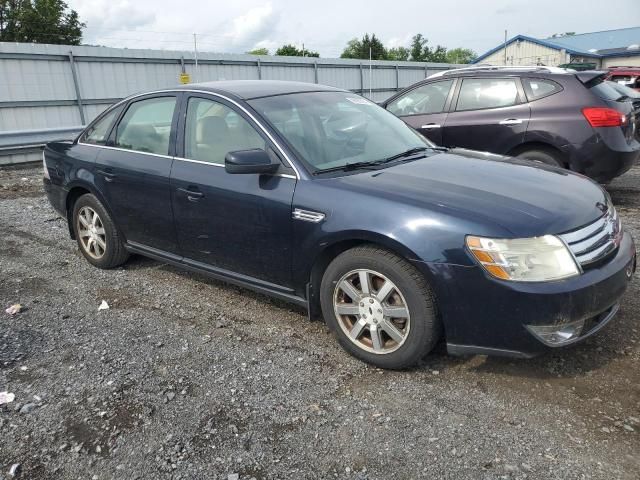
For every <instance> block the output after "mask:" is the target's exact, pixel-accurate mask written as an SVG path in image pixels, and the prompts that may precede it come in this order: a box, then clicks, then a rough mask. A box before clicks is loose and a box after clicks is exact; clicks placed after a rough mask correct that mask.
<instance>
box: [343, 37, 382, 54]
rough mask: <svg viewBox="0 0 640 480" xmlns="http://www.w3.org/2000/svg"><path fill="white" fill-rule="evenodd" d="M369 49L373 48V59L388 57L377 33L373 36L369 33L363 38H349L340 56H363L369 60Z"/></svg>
mask: <svg viewBox="0 0 640 480" xmlns="http://www.w3.org/2000/svg"><path fill="white" fill-rule="evenodd" d="M369 49H371V59H372V60H386V59H387V50H386V49H385V48H384V45H383V44H382V42H381V41H380V40H379V39H378V37H376V35H375V33H374V34H373V35H371V36H369V34H368V33H367V34H365V36H364V37H362V39H361V40H359V39H357V38H353V39H351V40H349V42H348V43H347V46H346V48H345V49H344V50H343V51H342V54H341V55H340V58H361V59H366V60H368V59H369Z"/></svg>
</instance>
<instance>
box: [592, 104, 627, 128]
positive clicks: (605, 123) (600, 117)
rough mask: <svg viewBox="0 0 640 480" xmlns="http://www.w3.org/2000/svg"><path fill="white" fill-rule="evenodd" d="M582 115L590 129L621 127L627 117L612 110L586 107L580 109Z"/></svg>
mask: <svg viewBox="0 0 640 480" xmlns="http://www.w3.org/2000/svg"><path fill="white" fill-rule="evenodd" d="M582 114H583V115H584V118H586V119H587V122H589V125H591V126H592V127H622V126H624V125H626V124H627V116H626V115H625V114H624V113H622V112H619V111H618V110H616V109H614V108H606V107H587V108H583V109H582Z"/></svg>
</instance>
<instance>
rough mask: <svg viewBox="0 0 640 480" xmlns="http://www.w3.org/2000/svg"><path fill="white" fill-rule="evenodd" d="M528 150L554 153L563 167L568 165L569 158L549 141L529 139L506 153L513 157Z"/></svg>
mask: <svg viewBox="0 0 640 480" xmlns="http://www.w3.org/2000/svg"><path fill="white" fill-rule="evenodd" d="M529 150H542V151H546V152H549V153H550V154H552V155H554V156H555V157H556V158H557V159H558V160H560V161H561V162H562V164H563V165H564V167H565V168H569V167H570V163H569V158H568V157H567V155H566V154H565V153H564V152H563V151H562V150H560V149H559V148H558V147H556V146H554V145H552V144H550V143H546V142H541V141H530V142H525V143H521V144H520V145H518V146H517V147H514V148H512V149H511V150H510V151H509V152H508V153H507V155H509V156H511V157H515V156H517V155H520V154H521V153H524V152H526V151H529Z"/></svg>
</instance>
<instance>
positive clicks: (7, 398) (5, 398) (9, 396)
mask: <svg viewBox="0 0 640 480" xmlns="http://www.w3.org/2000/svg"><path fill="white" fill-rule="evenodd" d="M15 399H16V396H15V395H14V394H13V393H9V392H0V405H4V404H5V403H11V402H13V401H14V400H15Z"/></svg>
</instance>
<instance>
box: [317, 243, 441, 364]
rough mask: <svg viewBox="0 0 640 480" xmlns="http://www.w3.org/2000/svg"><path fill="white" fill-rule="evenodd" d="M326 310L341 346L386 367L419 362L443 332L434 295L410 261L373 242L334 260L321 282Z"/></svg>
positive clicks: (361, 357)
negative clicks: (378, 246)
mask: <svg viewBox="0 0 640 480" xmlns="http://www.w3.org/2000/svg"><path fill="white" fill-rule="evenodd" d="M320 295H321V304H322V312H323V315H324V318H325V320H326V321H327V324H328V325H329V327H330V328H331V329H332V330H333V332H334V333H335V335H336V336H337V338H338V341H339V342H340V344H341V345H342V346H343V347H344V348H345V349H346V350H347V351H348V352H349V353H351V354H352V355H354V356H355V357H357V358H359V359H361V360H364V361H365V362H368V363H371V364H373V365H376V366H378V367H381V368H390V369H399V368H406V367H410V366H412V365H414V364H416V363H417V362H418V361H419V360H420V359H421V358H423V357H424V356H425V355H426V354H427V353H429V352H430V351H431V349H432V348H433V347H434V345H435V344H436V342H437V341H438V338H439V336H440V324H439V322H438V320H437V316H436V308H435V303H434V301H433V295H432V293H431V290H430V289H429V286H428V285H427V283H426V281H425V279H424V277H423V276H422V275H421V274H420V272H418V271H417V270H416V269H415V267H413V266H412V265H411V264H410V263H409V262H407V261H406V260H404V259H402V258H400V257H398V256H397V255H395V254H393V253H391V252H389V251H387V250H384V249H381V248H376V247H372V246H365V247H356V248H354V249H351V250H348V251H346V252H344V253H342V254H341V255H339V256H338V257H336V258H335V259H334V261H333V262H331V264H330V265H329V266H328V267H327V270H326V272H325V274H324V276H323V279H322V285H321V293H320Z"/></svg>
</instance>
